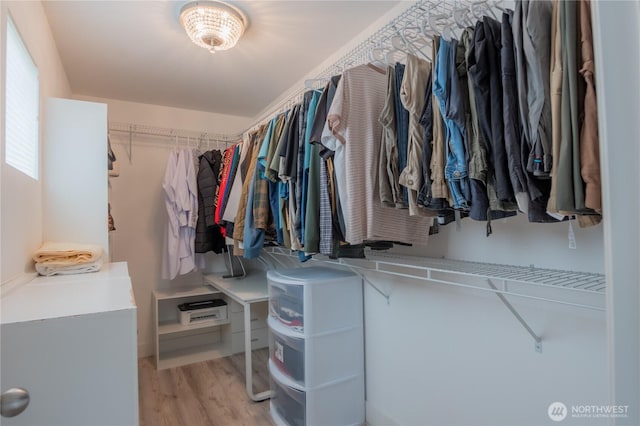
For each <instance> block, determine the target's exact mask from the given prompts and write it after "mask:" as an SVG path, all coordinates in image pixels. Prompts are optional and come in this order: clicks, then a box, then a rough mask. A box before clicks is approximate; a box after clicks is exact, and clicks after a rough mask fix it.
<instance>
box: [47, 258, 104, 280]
mask: <svg viewBox="0 0 640 426" xmlns="http://www.w3.org/2000/svg"><path fill="white" fill-rule="evenodd" d="M100 268H102V257H99V258H98V259H96V260H94V261H93V262H89V263H82V264H77V265H66V266H60V265H51V264H49V263H39V262H36V271H38V273H39V274H40V275H44V276H46V277H50V276H52V275H71V274H85V273H87V272H98V271H99V270H100Z"/></svg>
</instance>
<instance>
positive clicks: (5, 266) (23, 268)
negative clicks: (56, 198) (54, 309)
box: [0, 1, 71, 284]
mask: <svg viewBox="0 0 640 426" xmlns="http://www.w3.org/2000/svg"><path fill="white" fill-rule="evenodd" d="M7 16H11V18H12V19H13V22H14V23H15V25H16V27H17V29H18V31H19V32H20V35H21V36H22V39H23V41H24V43H25V45H26V46H27V49H29V53H30V54H31V57H32V59H33V61H34V62H35V64H36V65H37V67H38V69H39V72H40V111H41V116H42V114H43V112H44V105H45V99H46V98H47V97H50V96H53V97H67V98H68V97H70V96H71V89H70V87H69V81H68V80H67V76H66V74H65V71H64V68H63V66H62V63H61V61H60V57H59V55H58V50H57V48H56V45H55V42H54V40H53V36H52V35H51V29H50V28H49V22H48V21H47V17H46V15H45V13H44V9H43V8H42V4H41V3H40V2H20V1H2V2H0V34H3V36H2V43H0V58H1V61H0V62H1V64H2V65H1V68H2V69H1V72H0V84H2V86H4V73H5V63H6V61H5V42H4V34H6V22H7V18H6V17H7ZM2 89H3V90H0V117H4V105H5V99H4V93H5V90H4V87H3V88H2ZM42 122H44V121H42ZM0 134H2V141H3V142H2V149H1V153H0V169H1V179H0V182H1V186H2V190H1V191H0V194H1V195H0V198H1V201H0V206H1V209H0V211H1V213H0V222H1V224H0V235H1V236H2V237H1V239H2V242H1V247H2V248H1V251H0V259H1V263H2V265H1V267H0V282H1V283H2V284H5V283H7V282H8V281H10V280H14V279H19V278H21V277H22V276H24V274H25V273H27V272H31V271H33V262H32V261H31V254H32V253H33V252H34V251H35V250H36V249H37V248H38V247H39V246H40V244H41V242H42V238H43V209H42V179H40V180H38V181H36V180H33V179H31V178H30V177H27V176H26V175H24V174H23V173H21V172H19V171H17V170H15V169H14V168H13V167H10V166H7V165H6V164H5V162H4V118H3V119H1V120H0ZM40 134H41V138H40V139H41V149H40V152H41V153H42V151H43V149H42V148H43V146H42V144H43V143H45V142H44V140H43V138H42V135H43V134H44V133H43V129H42V128H41V129H40ZM41 159H42V156H41ZM40 164H42V161H40ZM40 171H41V173H40V175H42V166H40Z"/></svg>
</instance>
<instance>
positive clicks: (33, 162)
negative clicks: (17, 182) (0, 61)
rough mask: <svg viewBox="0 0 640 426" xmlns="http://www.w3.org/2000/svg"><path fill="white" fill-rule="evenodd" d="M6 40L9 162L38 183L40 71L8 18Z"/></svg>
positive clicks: (6, 155) (6, 142)
mask: <svg viewBox="0 0 640 426" xmlns="http://www.w3.org/2000/svg"><path fill="white" fill-rule="evenodd" d="M6 40H7V49H6V52H7V53H6V54H7V68H6V74H5V76H6V82H5V83H6V84H5V88H6V89H5V90H6V93H5V109H4V111H5V161H6V163H7V164H9V165H10V166H12V167H15V168H16V169H18V170H20V171H21V172H23V173H25V174H26V175H28V176H31V177H32V178H34V179H38V145H39V144H38V140H39V130H38V129H39V126H38V115H39V112H40V90H39V82H38V68H37V67H36V65H35V64H34V63H33V60H32V59H31V55H29V51H28V50H27V48H26V47H25V45H24V43H23V42H22V38H21V37H20V34H19V33H18V30H17V29H16V27H15V25H14V24H13V21H12V20H11V18H7V37H6Z"/></svg>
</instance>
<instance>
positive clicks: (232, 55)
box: [44, 0, 398, 117]
mask: <svg viewBox="0 0 640 426" xmlns="http://www.w3.org/2000/svg"><path fill="white" fill-rule="evenodd" d="M184 3H186V1H167V0H165V1H81V0H75V1H45V2H44V8H45V11H46V14H47V16H48V18H49V24H50V26H51V30H52V32H53V35H54V38H55V41H56V44H57V46H58V51H59V54H60V57H61V58H62V62H63V64H64V67H65V70H66V73H67V77H68V79H69V83H70V85H71V90H72V92H73V93H74V95H85V96H95V97H102V98H111V99H120V100H125V101H133V102H141V103H147V104H156V105H166V106H173V107H179V108H187V109H194V110H201V111H208V112H213V113H219V114H230V115H238V116H246V117H255V116H256V115H257V114H258V113H260V112H261V111H262V110H263V109H264V108H266V107H267V106H268V105H269V104H270V103H271V102H273V101H274V100H276V99H277V98H278V97H279V96H280V95H281V94H282V93H283V92H285V91H287V90H288V89H289V88H291V87H292V86H293V85H294V84H296V83H297V82H299V81H300V80H301V79H303V78H304V77H305V76H306V75H307V74H308V73H309V72H311V71H312V70H314V69H315V68H316V67H317V66H318V65H320V64H321V63H322V62H323V61H324V60H326V59H327V58H328V57H329V56H330V55H332V54H334V53H335V52H336V51H337V50H339V49H340V48H341V47H343V46H344V45H345V43H346V42H348V41H349V40H351V39H353V38H354V37H355V36H357V35H358V34H360V33H361V32H362V31H363V30H365V29H366V28H367V27H368V26H369V25H371V23H373V22H375V21H376V20H377V19H379V18H380V17H381V16H383V15H385V14H386V13H387V12H389V10H390V9H392V8H393V7H394V6H396V5H397V4H398V1H363V0H360V1H326V0H325V1H258V0H254V1H235V2H231V3H232V4H233V5H235V6H237V7H239V8H240V9H241V10H242V11H243V12H244V13H245V14H246V15H247V17H248V19H249V27H248V29H247V31H246V32H245V34H244V36H243V37H242V38H241V39H240V41H239V43H238V44H237V45H236V47H234V48H233V49H231V50H228V51H222V52H217V53H215V54H211V53H209V52H207V51H206V50H205V49H202V48H200V47H197V46H196V45H195V44H193V43H192V42H191V41H190V40H189V38H188V37H187V35H186V34H185V32H184V30H183V29H182V27H181V26H180V23H179V18H178V17H179V11H180V8H181V7H182V5H183V4H184Z"/></svg>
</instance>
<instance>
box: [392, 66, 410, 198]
mask: <svg viewBox="0 0 640 426" xmlns="http://www.w3.org/2000/svg"><path fill="white" fill-rule="evenodd" d="M404 71H405V65H404V64H401V63H399V62H397V63H396V64H395V67H394V78H395V81H394V85H393V91H394V101H395V114H396V131H397V139H396V151H397V153H398V166H397V167H398V174H400V173H402V171H403V170H404V168H405V167H406V166H407V149H408V146H409V111H407V109H406V108H405V107H404V105H403V104H402V100H401V98H400V92H401V88H402V80H403V79H404ZM400 193H401V198H400V200H401V208H408V207H409V199H408V191H407V188H406V187H403V186H400Z"/></svg>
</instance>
